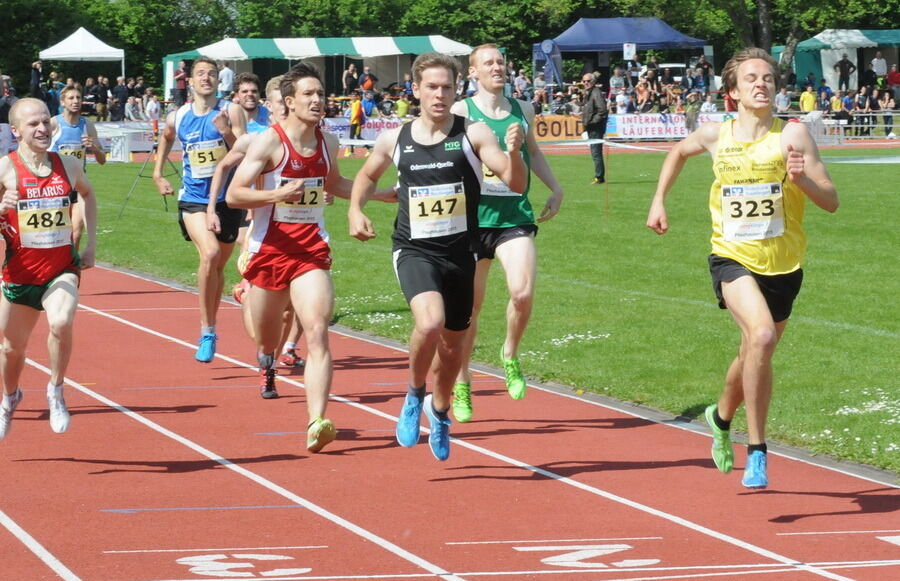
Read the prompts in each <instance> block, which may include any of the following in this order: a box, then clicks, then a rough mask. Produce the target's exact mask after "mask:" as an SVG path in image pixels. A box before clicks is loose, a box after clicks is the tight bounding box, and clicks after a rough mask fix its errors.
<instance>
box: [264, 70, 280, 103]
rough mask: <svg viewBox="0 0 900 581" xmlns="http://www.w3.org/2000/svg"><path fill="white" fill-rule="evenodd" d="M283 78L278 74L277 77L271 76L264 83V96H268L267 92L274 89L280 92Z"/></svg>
mask: <svg viewBox="0 0 900 581" xmlns="http://www.w3.org/2000/svg"><path fill="white" fill-rule="evenodd" d="M282 78H284V75H278V76H277V77H272V78H271V79H269V82H268V83H266V98H267V99H268V98H269V93H272V92H274V91H278V92H279V93H280V92H281V79H282Z"/></svg>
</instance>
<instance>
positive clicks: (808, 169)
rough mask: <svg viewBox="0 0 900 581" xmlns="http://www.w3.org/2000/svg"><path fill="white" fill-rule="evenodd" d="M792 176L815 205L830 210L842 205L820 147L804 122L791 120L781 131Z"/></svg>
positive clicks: (793, 180)
mask: <svg viewBox="0 0 900 581" xmlns="http://www.w3.org/2000/svg"><path fill="white" fill-rule="evenodd" d="M781 142H782V148H783V153H784V156H785V166H786V169H787V174H788V179H789V180H791V181H792V182H794V183H795V184H797V186H798V187H799V188H800V189H801V190H803V193H804V194H806V195H807V196H808V197H809V199H810V200H812V201H813V203H814V204H815V205H817V206H818V207H820V208H822V209H823V210H825V211H827V212H834V211H836V210H837V209H838V205H839V204H840V202H839V201H838V195H837V189H835V187H834V183H832V181H831V176H830V175H829V174H828V170H827V169H825V163H824V162H822V158H821V156H819V148H818V147H817V146H816V142H815V140H813V138H812V136H811V135H810V134H809V131H808V130H807V129H806V126H805V125H803V124H802V123H788V124H787V125H785V127H784V130H783V132H782V134H781Z"/></svg>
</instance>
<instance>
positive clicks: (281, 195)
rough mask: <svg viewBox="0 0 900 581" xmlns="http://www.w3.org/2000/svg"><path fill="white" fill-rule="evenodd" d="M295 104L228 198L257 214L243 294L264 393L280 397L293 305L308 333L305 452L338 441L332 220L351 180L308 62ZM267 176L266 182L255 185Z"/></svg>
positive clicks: (295, 82) (292, 81) (294, 81)
mask: <svg viewBox="0 0 900 581" xmlns="http://www.w3.org/2000/svg"><path fill="white" fill-rule="evenodd" d="M281 96H282V99H283V101H284V106H285V108H286V109H287V116H286V118H285V119H284V121H283V122H280V123H279V124H278V125H275V126H273V127H272V128H269V129H267V130H266V131H264V132H262V133H260V134H259V135H258V136H257V137H255V138H254V139H253V141H252V142H251V143H250V146H249V149H248V150H247V155H246V156H245V157H244V160H243V161H242V162H241V165H240V166H238V168H237V171H236V172H235V174H234V177H233V178H232V180H231V185H230V186H229V188H228V193H227V196H226V201H227V202H228V205H229V206H231V207H233V208H246V209H252V210H253V227H252V230H251V232H250V236H249V246H248V250H249V251H250V253H251V257H252V258H251V259H250V261H249V263H248V265H247V268H246V270H245V271H244V277H245V278H246V279H247V280H248V281H250V283H251V284H252V286H251V287H250V289H249V290H248V291H247V293H246V296H245V298H244V302H245V304H247V305H248V307H249V309H250V312H251V313H252V317H251V321H252V325H253V337H254V339H255V341H256V346H257V350H258V360H259V367H260V370H259V372H260V376H261V385H260V394H261V395H262V397H263V398H265V399H271V398H274V397H277V396H278V394H277V391H276V390H275V376H276V374H275V350H276V349H277V348H278V346H279V343H280V341H281V329H282V325H281V317H282V314H283V313H284V310H285V307H287V305H288V304H289V303H290V304H291V305H293V307H294V312H295V313H296V314H297V316H298V317H299V319H300V324H301V325H302V327H303V332H304V333H305V335H306V346H307V359H306V367H305V368H304V384H305V385H306V394H307V410H308V412H309V425H308V427H307V437H306V448H307V449H308V450H309V451H310V452H313V453H315V452H319V451H320V450H322V448H324V447H325V446H326V445H327V444H329V443H330V442H332V441H333V440H334V438H335V437H336V434H337V430H336V429H335V427H334V424H333V423H332V422H331V420H329V419H327V418H325V408H326V405H327V403H328V393H329V391H330V389H331V373H332V365H331V351H330V348H329V345H328V325H329V323H330V321H331V315H332V312H333V309H334V287H333V285H332V282H331V276H330V274H329V269H330V268H331V251H330V249H329V247H328V235H327V234H326V233H325V228H324V224H323V218H324V209H325V205H327V203H328V201H329V199H328V198H326V191H327V192H328V193H329V194H330V195H335V196H340V197H343V198H348V197H350V187H351V185H352V183H351V181H350V180H348V179H347V178H345V177H343V176H342V175H341V174H340V172H339V171H338V168H337V164H336V163H334V162H333V160H335V159H336V154H337V149H338V140H337V137H336V136H335V135H332V134H329V133H322V132H321V131H320V130H319V127H318V126H319V123H320V122H321V120H322V117H323V116H324V115H325V90H324V88H323V86H322V80H321V78H320V76H319V71H318V69H317V68H316V67H315V66H314V65H312V64H309V63H305V62H301V63H299V64H298V65H296V66H294V67H293V68H292V69H291V70H290V71H289V72H287V73H286V74H285V75H284V77H283V78H282V81H281ZM260 175H263V176H266V180H265V185H264V186H263V187H262V188H260V189H254V187H253V186H254V185H255V184H256V182H257V179H258V178H259V176H260Z"/></svg>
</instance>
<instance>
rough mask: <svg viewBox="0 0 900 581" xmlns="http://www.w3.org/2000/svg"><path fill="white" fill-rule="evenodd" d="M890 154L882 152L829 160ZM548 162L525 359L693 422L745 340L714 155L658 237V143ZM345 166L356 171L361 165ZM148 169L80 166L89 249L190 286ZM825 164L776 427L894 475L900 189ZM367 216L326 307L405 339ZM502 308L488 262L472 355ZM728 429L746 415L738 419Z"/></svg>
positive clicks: (480, 352)
mask: <svg viewBox="0 0 900 581" xmlns="http://www.w3.org/2000/svg"><path fill="white" fill-rule="evenodd" d="M885 153H888V154H890V153H892V152H891V151H886V150H854V151H834V150H829V151H826V152H825V153H824V155H825V156H827V157H840V156H866V155H885ZM549 160H550V164H551V166H552V168H553V169H554V171H555V173H556V175H557V176H559V178H560V180H561V182H562V183H563V186H564V188H565V191H566V198H565V201H564V203H563V208H562V212H561V213H560V214H559V216H557V217H556V218H555V219H553V220H552V221H550V222H548V223H546V224H544V225H542V226H541V230H540V233H539V236H538V238H537V244H538V252H539V277H538V288H537V298H536V304H535V309H534V315H533V317H532V321H531V324H530V327H529V330H528V333H527V334H526V336H525V340H524V343H523V345H522V364H523V369H524V370H525V372H526V373H527V374H528V375H530V376H532V377H535V378H537V379H540V380H544V381H553V382H557V383H561V384H565V385H569V386H572V387H573V388H575V389H584V390H589V391H594V392H597V393H602V394H605V395H608V396H612V397H615V398H618V399H620V400H624V401H632V402H637V403H640V404H644V405H647V406H651V407H654V408H658V409H661V410H665V411H668V412H672V413H674V414H681V415H685V416H689V417H698V416H699V415H700V414H702V410H703V408H704V406H706V405H707V404H709V403H711V402H713V401H715V399H716V397H717V396H718V394H719V391H720V389H721V384H722V381H723V376H724V371H725V369H726V367H727V365H728V363H729V362H730V360H731V359H732V358H733V356H734V354H735V350H736V347H737V342H738V338H739V337H738V332H737V329H736V326H735V325H734V323H733V322H732V321H731V318H730V316H729V315H728V314H727V312H725V311H722V310H720V309H718V307H717V306H716V305H715V303H714V297H713V294H712V290H711V285H710V281H709V274H708V271H707V266H706V256H707V254H708V252H709V230H710V225H709V216H708V210H707V207H706V196H707V192H708V189H709V186H710V183H711V181H712V171H711V169H710V161H709V158H708V157H704V156H701V157H698V158H694V159H692V160H690V162H689V163H688V165H687V166H686V168H685V171H684V172H683V174H682V176H681V179H680V181H679V182H678V184H677V185H676V187H675V188H674V190H673V191H672V193H671V195H670V196H669V202H668V209H669V217H670V231H669V233H668V234H666V235H665V236H661V237H660V236H657V235H656V234H654V233H653V232H651V231H650V230H649V229H647V228H646V227H645V226H644V221H645V219H646V212H647V208H648V204H649V200H650V198H651V197H652V195H653V192H654V189H655V184H656V177H657V174H658V172H659V168H660V166H661V164H662V160H663V154H656V153H647V154H628V155H622V154H619V155H613V156H611V157H610V160H609V172H608V180H609V183H608V187H604V186H599V187H598V186H589V185H587V183H588V181H589V180H590V178H591V177H592V176H591V173H592V172H591V163H590V159H589V156H588V155H575V156H550V157H549ZM340 163H341V167H342V170H343V173H344V174H345V175H348V176H350V177H352V176H353V175H354V172H355V171H356V169H357V168H358V167H360V165H361V163H362V160H358V159H347V160H345V159H342V160H341V162H340ZM140 167H141V165H140V164H109V165H107V166H105V167H98V166H91V167H90V170H89V172H90V176H91V179H92V180H93V181H94V183H95V186H96V188H97V190H98V192H99V200H100V224H99V250H98V256H99V259H100V260H101V261H104V262H107V263H111V264H114V265H117V266H123V267H127V268H130V269H134V270H138V271H142V272H147V273H151V274H153V275H156V276H160V277H164V278H167V279H171V280H175V281H178V282H181V283H185V284H188V285H191V284H193V283H194V281H195V274H194V270H195V269H196V262H197V259H196V256H195V253H194V250H193V247H192V245H191V244H190V243H188V242H184V241H183V240H182V239H181V236H180V234H179V231H178V226H177V224H176V221H175V219H176V216H175V213H174V210H175V202H174V201H173V200H170V201H169V211H168V213H167V212H165V211H164V209H163V204H162V201H161V200H160V197H159V196H158V195H157V194H156V190H155V188H154V186H153V182H152V180H151V179H149V178H138V177H137V176H138V171H139V169H140ZM828 168H829V171H830V172H831V174H832V177H833V179H834V182H835V184H836V185H837V188H838V192H839V194H840V197H841V207H840V209H839V210H838V212H837V213H836V214H833V215H832V214H828V213H826V212H824V211H821V210H819V209H818V208H816V207H814V206H813V205H812V204H811V203H809V204H808V205H807V217H806V221H805V225H806V230H807V233H808V235H809V240H810V244H809V250H808V253H807V258H806V261H805V264H804V268H805V281H804V286H803V290H802V292H801V293H800V296H799V298H798V300H797V303H796V304H795V309H794V316H793V317H792V318H791V323H790V325H789V326H788V330H787V333H786V335H785V337H784V339H783V341H782V343H781V345H780V346H779V349H778V352H777V353H776V357H775V395H774V399H773V404H772V408H771V411H770V418H769V438H770V440H777V441H780V442H784V443H787V444H792V445H797V446H802V447H804V448H806V449H809V450H810V451H812V452H815V453H827V454H831V455H834V456H836V457H838V458H841V459H847V460H853V461H857V462H863V463H866V464H871V465H873V466H877V467H881V468H886V469H889V470H892V471H894V472H900V378H898V377H900V363H898V360H900V301H898V299H897V297H898V295H900V292H898V291H900V283H898V275H900V271H898V266H897V265H898V261H897V252H898V249H900V237H898V235H897V230H896V228H895V226H894V225H893V222H892V220H893V218H892V214H891V211H894V210H896V208H897V207H898V202H897V200H898V198H897V196H898V194H900V192H898V188H897V185H896V179H895V178H890V176H892V175H893V176H895V177H896V173H897V170H896V166H895V165H849V164H829V166H828ZM144 175H147V176H149V175H150V168H149V166H148V168H147V171H145V172H144ZM170 179H171V180H172V181H173V185H174V184H176V183H177V179H175V178H170ZM135 180H137V187H136V189H135V191H134V193H133V195H132V197H131V199H130V200H129V201H128V203H127V205H126V206H125V210H124V213H123V214H122V217H121V218H120V219H117V215H118V213H119V211H120V209H121V208H122V207H123V203H124V201H125V195H126V193H127V192H128V190H129V188H130V187H131V185H132V183H133V182H135ZM387 183H389V182H388V181H387V180H385V181H384V184H387ZM176 187H177V186H176ZM532 196H533V198H532V199H533V201H534V205H535V206H536V209H537V210H539V209H540V208H541V207H542V205H543V202H544V200H545V199H546V196H547V190H546V189H545V188H544V187H543V184H540V182H537V185H536V186H535V187H534V190H533V192H532ZM367 212H368V214H369V216H370V217H371V218H372V219H373V222H374V223H375V227H376V231H377V232H378V237H377V238H375V239H374V240H372V241H369V242H367V243H362V242H359V241H357V240H355V239H352V238H350V237H349V236H348V234H347V220H346V202H345V201H343V200H338V201H337V202H336V203H335V205H334V207H333V208H331V209H330V211H329V214H328V218H327V220H328V226H329V231H330V233H331V235H332V246H333V248H334V258H335V262H334V271H333V272H334V280H335V287H336V293H337V304H336V308H335V320H336V322H338V323H340V324H341V325H346V326H348V327H352V328H354V329H361V330H365V331H368V332H371V333H375V334H378V335H381V336H385V337H391V338H394V339H399V340H402V341H405V340H406V339H407V337H408V335H409V331H410V325H411V318H410V315H409V312H408V308H407V305H406V303H405V301H404V300H403V297H402V295H401V294H400V291H399V288H398V286H397V282H396V279H395V277H394V273H393V270H392V268H391V260H390V233H391V227H392V223H393V215H394V212H395V208H394V207H392V206H389V205H386V204H377V203H370V204H369V206H368V207H367ZM227 272H228V275H229V276H230V277H233V278H234V280H233V281H230V282H229V285H228V287H227V288H230V283H231V282H236V279H237V274H236V271H235V270H234V269H233V268H229V269H228V271H227ZM505 303H506V294H505V285H504V279H503V276H502V272H501V270H500V266H499V264H497V265H496V266H495V268H494V269H493V271H492V273H491V279H490V282H489V290H488V296H487V301H486V304H485V307H484V311H483V314H482V318H481V323H480V334H479V340H478V344H477V346H476V350H475V354H474V356H473V359H474V360H476V361H481V362H484V363H489V364H493V365H497V364H498V363H499V361H498V358H497V352H498V350H499V345H500V343H501V341H502V337H503V335H504V332H505V321H504V311H505ZM735 427H736V428H737V429H742V428H743V416H742V415H740V414H739V416H738V417H737V419H736V422H735Z"/></svg>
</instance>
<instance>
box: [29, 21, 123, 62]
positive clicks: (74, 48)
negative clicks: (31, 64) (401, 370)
mask: <svg viewBox="0 0 900 581" xmlns="http://www.w3.org/2000/svg"><path fill="white" fill-rule="evenodd" d="M39 56H40V58H41V59H44V60H48V61H120V60H122V59H124V58H125V51H124V50H122V49H121V48H113V47H111V46H109V45H108V44H106V43H105V42H103V41H101V40H100V39H99V38H97V37H96V36H94V35H93V34H91V33H90V32H88V31H87V30H86V29H85V28H84V27H81V28H79V29H78V30H76V31H75V32H73V33H72V34H71V35H69V36H68V37H67V38H65V39H63V40H61V41H60V42H58V43H56V44H54V45H53V46H51V47H50V48H47V49H44V50H42V51H41V52H40V53H39Z"/></svg>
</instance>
